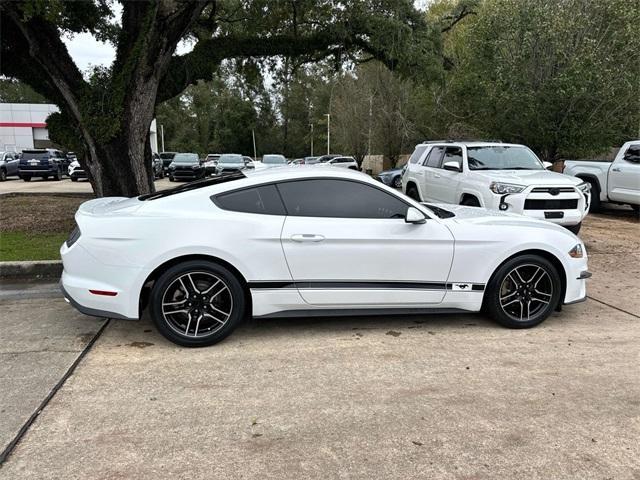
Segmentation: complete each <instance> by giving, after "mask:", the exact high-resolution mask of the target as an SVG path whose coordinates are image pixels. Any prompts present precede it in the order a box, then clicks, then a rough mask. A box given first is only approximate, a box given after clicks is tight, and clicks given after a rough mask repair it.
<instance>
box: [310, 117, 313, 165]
mask: <svg viewBox="0 0 640 480" xmlns="http://www.w3.org/2000/svg"><path fill="white" fill-rule="evenodd" d="M309 126H310V127H311V156H312V157H313V123H310V124H309Z"/></svg>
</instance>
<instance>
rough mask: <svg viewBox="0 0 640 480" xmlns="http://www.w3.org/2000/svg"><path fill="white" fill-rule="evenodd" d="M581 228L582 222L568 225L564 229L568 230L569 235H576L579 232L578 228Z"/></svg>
mask: <svg viewBox="0 0 640 480" xmlns="http://www.w3.org/2000/svg"><path fill="white" fill-rule="evenodd" d="M581 227H582V222H580V223H579V224H577V225H569V226H567V227H565V228H566V229H567V230H569V231H570V232H571V233H573V234H574V235H577V234H578V232H579V231H580V228H581Z"/></svg>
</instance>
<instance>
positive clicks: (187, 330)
mask: <svg viewBox="0 0 640 480" xmlns="http://www.w3.org/2000/svg"><path fill="white" fill-rule="evenodd" d="M188 317H189V320H188V321H187V326H186V328H185V329H184V334H185V335H189V325H191V313H189V314H188Z"/></svg>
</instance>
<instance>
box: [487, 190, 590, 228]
mask: <svg viewBox="0 0 640 480" xmlns="http://www.w3.org/2000/svg"><path fill="white" fill-rule="evenodd" d="M544 188H545V187H529V188H527V189H526V190H524V191H523V192H521V193H514V194H510V195H498V194H493V195H492V197H491V200H490V203H489V204H488V205H485V207H486V208H489V209H492V210H501V211H506V212H509V213H519V214H520V215H525V216H527V217H531V218H537V219H539V220H546V221H548V222H552V223H556V224H558V225H563V226H572V225H577V224H579V223H580V222H582V220H583V219H584V217H586V216H587V213H588V212H589V204H590V203H591V193H590V192H587V193H582V192H580V191H579V190H577V189H575V190H574V191H571V192H561V193H557V194H556V195H552V194H550V193H546V192H536V191H535V190H538V189H544ZM501 204H502V206H501ZM570 204H574V205H575V206H571V207H569V208H566V207H563V205H570ZM505 206H506V209H505Z"/></svg>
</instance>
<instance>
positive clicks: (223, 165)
mask: <svg viewBox="0 0 640 480" xmlns="http://www.w3.org/2000/svg"><path fill="white" fill-rule="evenodd" d="M218 168H244V162H238V163H229V162H227V163H218Z"/></svg>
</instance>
